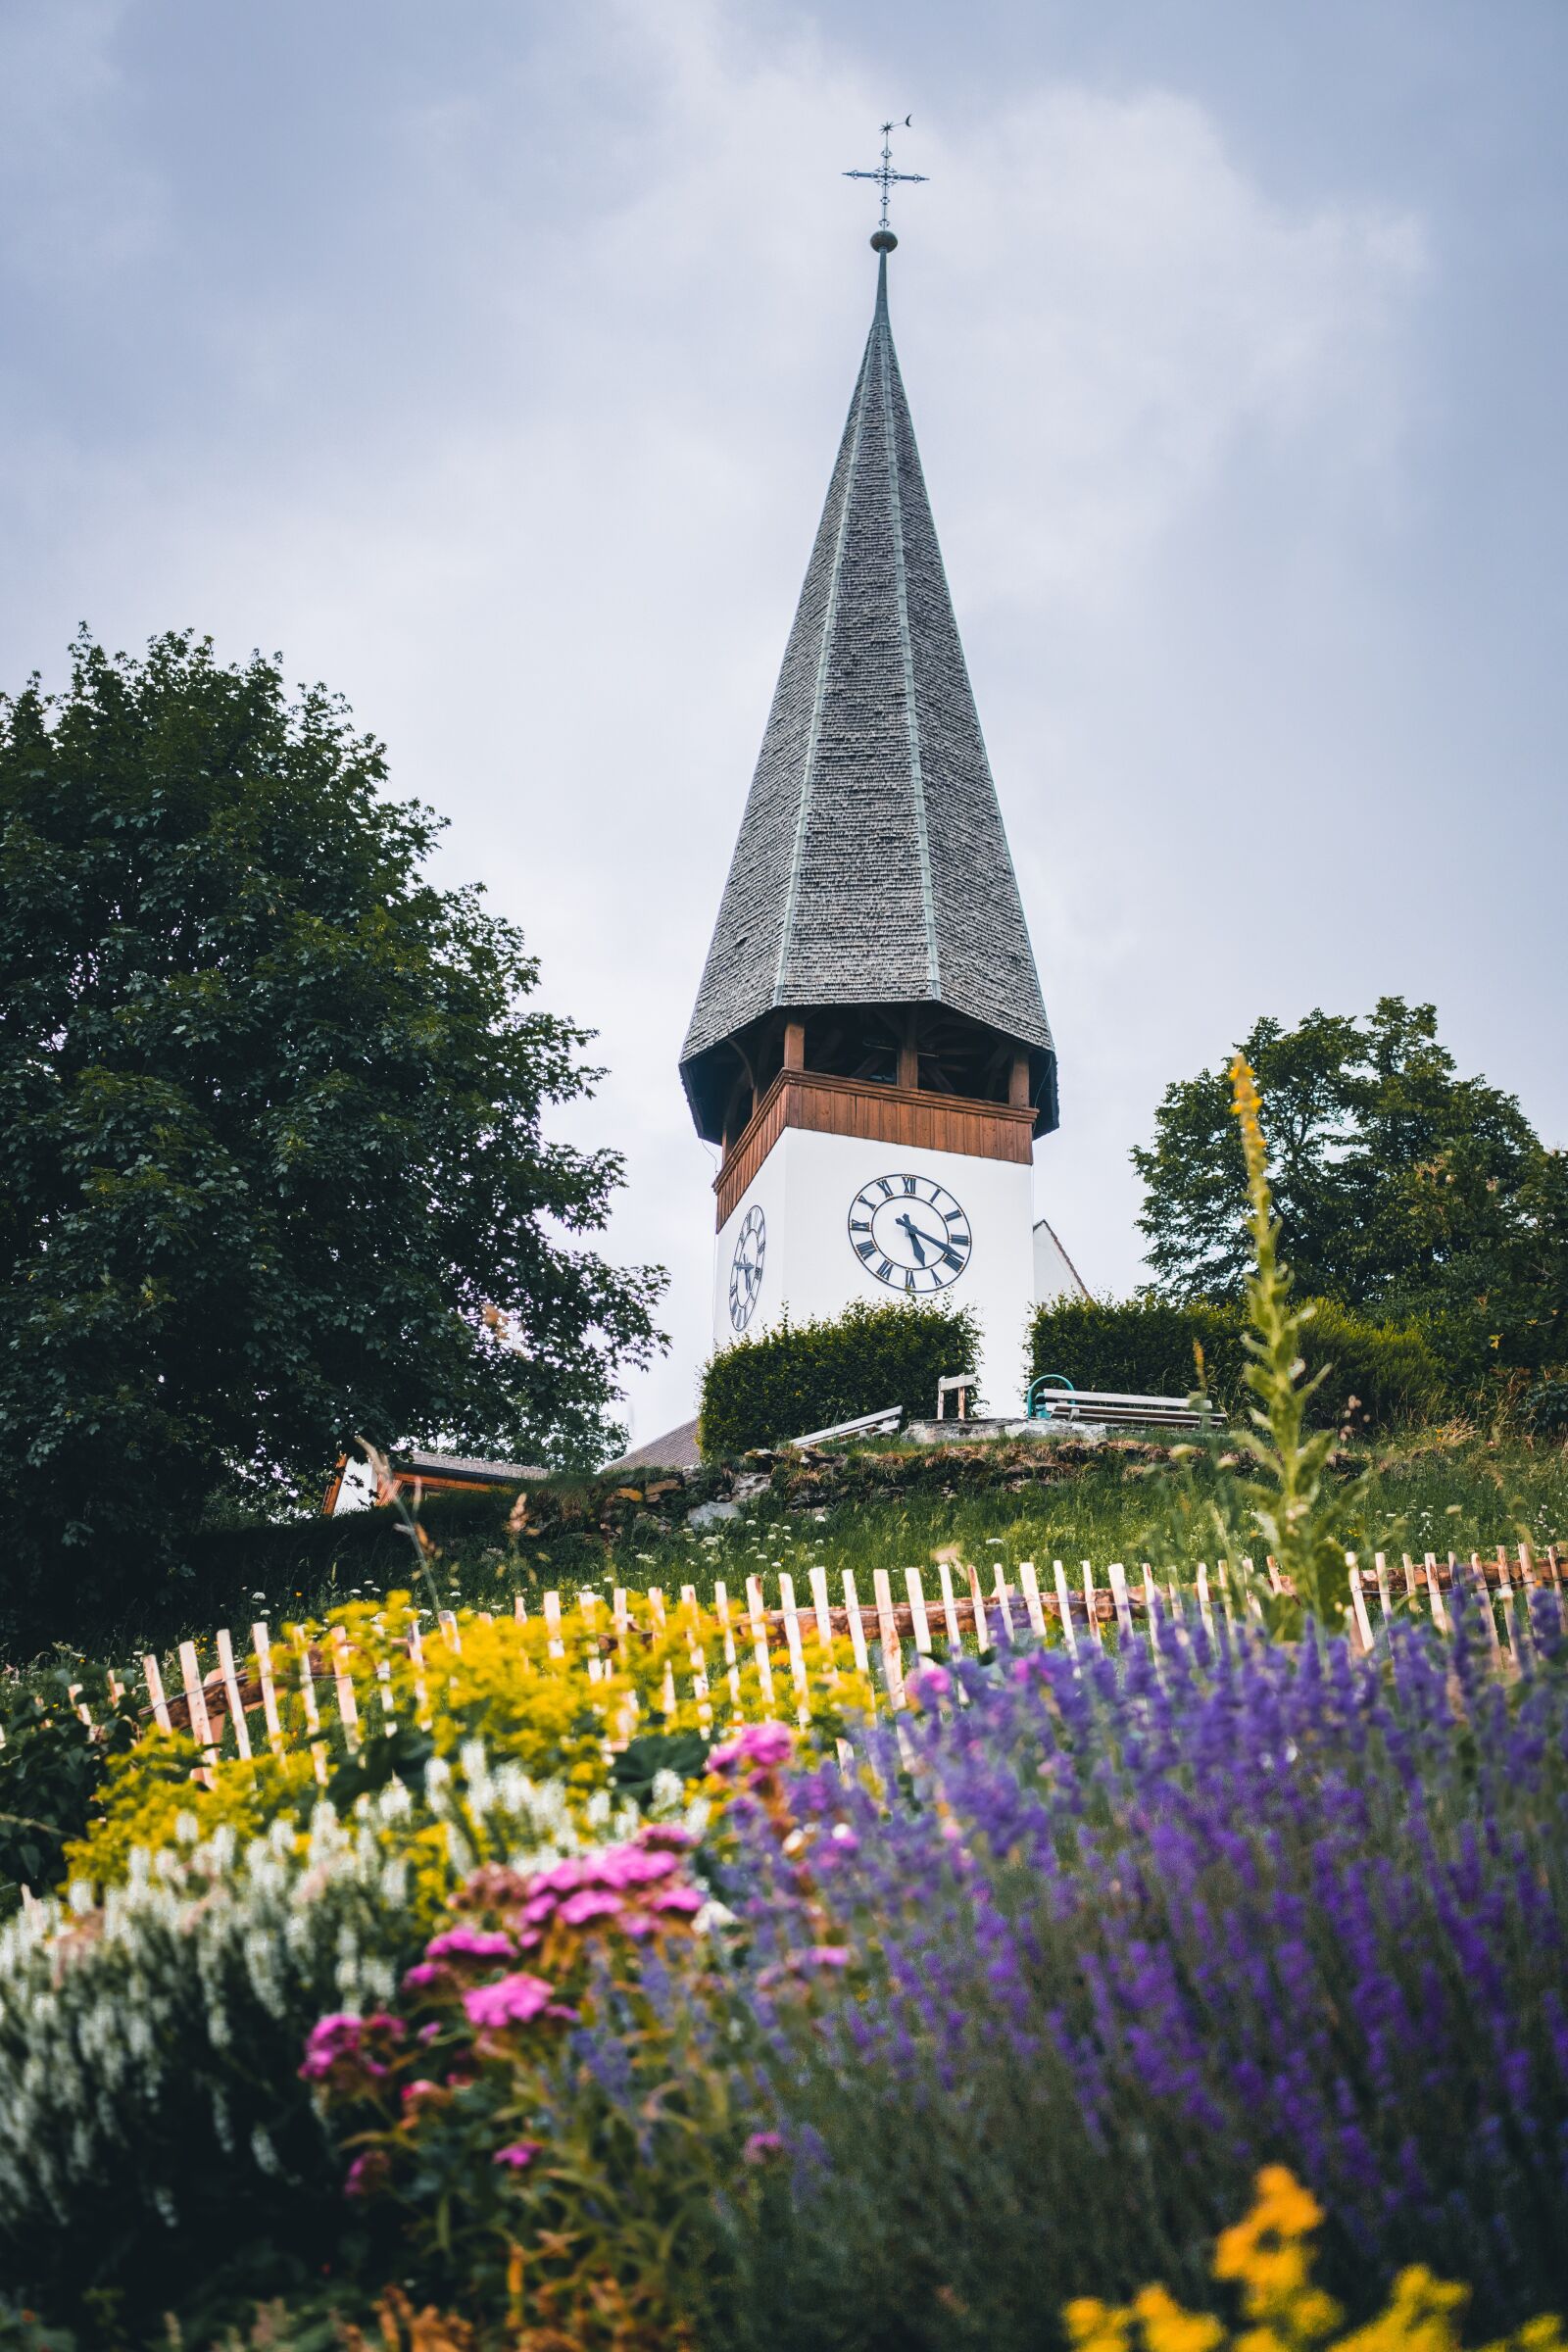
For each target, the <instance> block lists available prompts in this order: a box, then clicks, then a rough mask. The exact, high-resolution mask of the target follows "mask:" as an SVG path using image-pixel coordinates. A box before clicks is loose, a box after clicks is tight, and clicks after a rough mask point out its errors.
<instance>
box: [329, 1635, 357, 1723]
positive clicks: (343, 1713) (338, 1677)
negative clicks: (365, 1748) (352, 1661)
mask: <svg viewBox="0 0 1568 2352" xmlns="http://www.w3.org/2000/svg"><path fill="white" fill-rule="evenodd" d="M330 1647H331V1652H332V1681H333V1683H334V1685H335V1686H336V1690H337V1713H338V1721H339V1722H340V1723H341V1724H342V1726H343V1737H344V1739H345V1740H347V1742H348V1745H349V1747H350V1749H351V1750H352V1749H354V1748H357V1747H358V1746H359V1744H360V1710H359V1708H358V1706H357V1705H356V1704H355V1699H354V1683H353V1679H352V1677H351V1676H350V1674H349V1638H348V1635H347V1634H346V1633H345V1632H344V1630H343V1628H342V1626H340V1625H334V1626H333V1628H332V1634H331V1642H330Z"/></svg>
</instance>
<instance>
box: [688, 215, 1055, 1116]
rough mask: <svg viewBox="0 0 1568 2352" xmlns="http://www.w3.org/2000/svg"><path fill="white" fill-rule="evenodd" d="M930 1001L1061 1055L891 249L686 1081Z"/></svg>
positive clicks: (734, 866)
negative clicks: (782, 1019) (973, 682)
mask: <svg viewBox="0 0 1568 2352" xmlns="http://www.w3.org/2000/svg"><path fill="white" fill-rule="evenodd" d="M919 1002H931V1003H937V1004H942V1005H948V1006H950V1007H952V1008H953V1009H954V1010H955V1011H957V1012H960V1013H964V1014H967V1015H968V1016H970V1017H971V1018H972V1019H974V1020H977V1021H981V1022H984V1023H985V1024H987V1025H988V1026H989V1027H991V1028H994V1029H997V1030H1000V1031H1001V1032H1002V1033H1003V1034H1004V1035H1005V1036H1006V1037H1009V1038H1013V1039H1016V1040H1017V1041H1018V1042H1019V1043H1020V1044H1022V1045H1025V1046H1028V1047H1030V1048H1032V1049H1034V1050H1035V1051H1036V1052H1037V1053H1043V1054H1047V1055H1051V1054H1053V1048H1052V1040H1051V1030H1050V1026H1049V1024H1048V1022H1047V1019H1046V1008H1045V1004H1044V1002H1043V1000H1042V997H1041V993H1040V981H1039V977H1038V975H1037V973H1036V970H1035V962H1034V956H1033V953H1032V951H1031V948H1030V945H1029V933H1028V928H1027V926H1026V924H1025V922H1024V914H1023V906H1022V903H1021V901H1020V899H1019V896H1018V884H1017V879H1016V877H1015V875H1014V872H1013V867H1012V859H1011V857H1010V855H1009V853H1008V849H1007V838H1006V833H1005V829H1004V826H1003V822H1002V811H1001V809H1000V807H999V806H998V802H997V794H996V787H995V784H994V783H993V781H992V776H991V767H990V762H989V760H987V758H986V749H985V741H984V738H983V736H982V734H981V731H980V718H979V713H978V712H977V711H976V709H975V702H974V694H973V691H972V689H971V687H970V684H969V675H968V670H967V667H966V665H965V662H964V658H963V648H962V645H961V644H960V642H959V638H958V628H957V622H956V619H955V617H954V612H953V603H952V599H951V597H950V595H949V592H948V582H947V574H946V572H945V571H944V569H943V564H942V553H941V549H940V548H939V546H938V544H937V535H936V527H935V524H934V523H933V521H932V518H931V508H930V503H929V501H928V499H927V496H926V488H925V480H924V476H923V475H922V473H921V470H920V458H919V453H918V451H917V449H916V447H915V440H914V428H913V425H912V424H911V422H910V419H909V410H908V403H907V399H906V397H905V391H904V384H903V379H902V378H901V376H900V373H899V363H898V356H897V354H896V352H895V351H894V348H893V333H892V328H891V326H890V324H889V319H888V300H887V255H886V253H885V252H884V253H883V254H882V255H881V258H880V261H879V265H878V274H877V296H876V310H875V314H874V316H873V319H872V321H871V332H870V335H869V337H868V338H867V341H866V346H865V357H864V359H863V361H862V362H861V365H860V373H859V378H858V382H857V384H856V387H855V397H854V400H853V401H852V402H851V404H850V414H849V420H848V422H847V423H846V425H845V428H844V438H843V441H842V442H841V444H840V447H839V454H838V462H837V464H836V466H834V468H833V478H832V481H831V484H830V486H829V489H828V495H827V505H826V507H825V508H824V510H823V514H822V520H821V524H820V526H819V528H818V530H817V534H816V542H815V545H814V547H813V549H812V551H811V559H810V563H809V566H808V569H807V574H806V584H805V586H804V588H803V589H802V591H801V600H800V604H799V607H798V609H797V611H796V614H795V623H794V626H793V628H792V630H791V632H790V638H789V644H788V647H787V649H786V651H785V655H784V665H783V668H782V669H781V671H780V673H779V680H778V686H777V689H776V691H775V693H774V697H773V708H772V711H771V713H770V715H769V717H768V722H767V729H766V733H765V734H764V736H763V739H762V749H761V754H760V758H759V760H758V762H757V772H756V774H755V776H754V777H753V780H752V789H751V793H750V796H749V798H748V800H747V803H746V812H745V815H744V817H743V818H742V820H741V830H740V837H739V839H738V841H737V842H736V845H735V855H734V858H733V859H732V860H731V864H730V871H729V879H728V882H727V883H726V885H725V889H724V896H723V900H722V903H721V905H720V907H719V913H718V921H717V924H716V926H715V928H714V932H713V939H712V945H711V948H710V950H709V955H708V964H707V968H706V969H705V971H704V974H703V981H702V986H701V988H700V990H699V991H698V997H697V1005H696V1009H695V1011H694V1012H693V1014H692V1021H691V1028H690V1030H689V1032H688V1034H687V1038H686V1043H685V1047H684V1049H683V1050H682V1054H681V1063H682V1071H683V1074H686V1073H687V1072H688V1067H689V1065H690V1064H692V1063H693V1062H694V1061H695V1060H697V1058H698V1057H699V1056H701V1055H703V1054H706V1053H708V1052H709V1051H710V1050H711V1048H712V1047H714V1046H715V1045H717V1044H718V1043H720V1042H721V1041H722V1040H723V1039H725V1038H728V1037H731V1036H734V1035H735V1034H736V1033H737V1032H738V1031H740V1030H742V1029H744V1028H745V1027H746V1025H747V1024H748V1023H749V1022H751V1021H753V1020H755V1019H757V1018H758V1017H759V1015H760V1014H762V1013H765V1012H767V1011H768V1010H770V1009H771V1008H772V1007H774V1006H803V1007H809V1006H812V1005H900V1004H904V1005H907V1004H914V1003H919ZM1053 1075H1054V1073H1053ZM688 1091H690V1081H689V1078H688ZM1049 1099H1050V1103H1051V1105H1052V1107H1051V1112H1050V1117H1049V1121H1048V1123H1049V1124H1051V1125H1054V1123H1055V1118H1054V1085H1052V1086H1051V1087H1050V1089H1049Z"/></svg>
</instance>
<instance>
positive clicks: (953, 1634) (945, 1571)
mask: <svg viewBox="0 0 1568 2352" xmlns="http://www.w3.org/2000/svg"><path fill="white" fill-rule="evenodd" d="M937 1575H938V1577H939V1578H940V1580H941V1584H942V1622H943V1624H944V1625H945V1626H946V1627H947V1630H948V1655H949V1657H950V1658H956V1657H958V1656H960V1655H961V1654H962V1650H963V1628H962V1626H961V1625H960V1624H959V1623H958V1603H957V1600H956V1596H955V1593H954V1590H953V1570H952V1569H951V1568H950V1567H949V1565H948V1563H947V1561H946V1560H938V1562H937Z"/></svg>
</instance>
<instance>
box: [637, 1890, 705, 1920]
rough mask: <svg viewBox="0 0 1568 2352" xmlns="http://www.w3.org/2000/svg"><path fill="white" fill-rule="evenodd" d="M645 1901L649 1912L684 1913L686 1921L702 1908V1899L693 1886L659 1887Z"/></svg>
mask: <svg viewBox="0 0 1568 2352" xmlns="http://www.w3.org/2000/svg"><path fill="white" fill-rule="evenodd" d="M647 1901H648V1908H649V1910H650V1911H684V1912H685V1914H686V1916H687V1917H688V1919H689V1918H690V1917H691V1915H692V1913H693V1912H694V1911H700V1910H701V1909H702V1907H703V1897H702V1896H701V1895H700V1894H699V1893H698V1891H697V1889H696V1887H657V1888H656V1889H655V1891H654V1892H653V1893H652V1894H651V1895H649V1896H648V1898H647Z"/></svg>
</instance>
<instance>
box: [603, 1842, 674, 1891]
mask: <svg viewBox="0 0 1568 2352" xmlns="http://www.w3.org/2000/svg"><path fill="white" fill-rule="evenodd" d="M679 1868H680V1857H679V1855H678V1854H660V1853H650V1852H649V1851H648V1850H647V1848H646V1847H645V1846H640V1845H617V1846H613V1847H612V1848H611V1850H610V1852H609V1853H608V1854H606V1855H605V1856H604V1869H603V1872H602V1874H601V1875H602V1876H603V1878H604V1881H605V1884H606V1885H607V1886H609V1887H652V1886H654V1885H655V1884H656V1883H657V1881H659V1880H660V1879H667V1878H668V1877H669V1876H670V1875H671V1873H672V1872H674V1871H677V1870H679Z"/></svg>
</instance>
